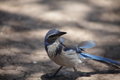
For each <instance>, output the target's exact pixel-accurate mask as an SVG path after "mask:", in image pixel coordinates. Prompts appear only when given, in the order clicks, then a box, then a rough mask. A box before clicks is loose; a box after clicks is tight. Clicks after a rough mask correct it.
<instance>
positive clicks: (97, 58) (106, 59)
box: [80, 53, 120, 66]
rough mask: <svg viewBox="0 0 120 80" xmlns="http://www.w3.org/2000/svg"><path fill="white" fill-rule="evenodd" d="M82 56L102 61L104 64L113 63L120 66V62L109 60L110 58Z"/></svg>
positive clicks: (90, 55) (83, 54) (84, 54)
mask: <svg viewBox="0 0 120 80" xmlns="http://www.w3.org/2000/svg"><path fill="white" fill-rule="evenodd" d="M80 56H82V57H84V58H89V59H93V60H97V61H102V62H106V63H111V64H115V65H119V66H120V62H118V61H114V60H111V59H108V58H104V57H101V56H96V55H92V54H88V53H80Z"/></svg>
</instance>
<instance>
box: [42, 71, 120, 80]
mask: <svg viewBox="0 0 120 80" xmlns="http://www.w3.org/2000/svg"><path fill="white" fill-rule="evenodd" d="M119 73H120V70H102V71H94V72H80V71H78V72H70V74H69V75H68V74H66V75H65V74H58V76H56V77H54V78H46V77H45V76H46V75H49V74H53V73H47V74H44V75H42V76H41V79H42V80H76V79H77V78H78V77H90V76H92V75H95V74H119Z"/></svg>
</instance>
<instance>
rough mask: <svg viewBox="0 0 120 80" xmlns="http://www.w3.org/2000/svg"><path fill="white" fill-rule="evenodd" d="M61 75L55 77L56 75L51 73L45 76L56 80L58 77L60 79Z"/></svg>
mask: <svg viewBox="0 0 120 80" xmlns="http://www.w3.org/2000/svg"><path fill="white" fill-rule="evenodd" d="M60 76H61V75H54V74H52V73H49V74H46V75H44V77H45V78H49V79H50V78H56V77H60Z"/></svg>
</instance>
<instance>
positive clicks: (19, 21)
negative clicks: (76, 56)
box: [0, 0, 120, 80]
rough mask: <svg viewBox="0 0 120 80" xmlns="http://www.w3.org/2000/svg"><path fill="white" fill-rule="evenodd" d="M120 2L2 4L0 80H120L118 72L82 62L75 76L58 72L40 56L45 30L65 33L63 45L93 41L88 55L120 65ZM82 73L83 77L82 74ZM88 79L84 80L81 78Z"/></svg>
mask: <svg viewBox="0 0 120 80" xmlns="http://www.w3.org/2000/svg"><path fill="white" fill-rule="evenodd" d="M119 4H120V1H119V0H97V1H95V0H0V80H120V70H119V69H115V68H112V67H111V66H108V65H106V64H102V63H99V62H95V61H92V60H88V61H86V64H82V65H80V66H79V67H78V72H76V73H75V72H74V71H73V70H72V69H71V68H66V67H65V68H63V69H62V70H61V72H60V73H59V75H61V76H59V77H56V78H54V79H46V78H45V77H44V76H45V75H46V74H48V73H54V71H55V70H56V69H57V68H58V67H59V66H58V65H56V64H55V63H54V62H52V61H51V60H50V59H49V58H48V56H47V54H46V52H45V50H44V45H43V42H44V36H45V34H46V32H47V31H48V30H49V29H53V28H57V29H60V30H63V31H66V32H67V33H68V34H67V35H65V36H64V37H65V38H66V40H67V41H68V42H66V44H67V45H70V44H71V42H72V44H73V43H74V44H77V43H80V42H81V41H86V40H93V41H95V42H96V44H97V45H96V47H94V48H92V49H89V50H87V52H88V53H90V54H95V55H99V56H103V57H107V58H111V59H114V60H118V61H120V5H119ZM80 71H81V73H80ZM84 73H88V74H89V75H88V76H85V75H83V74H84Z"/></svg>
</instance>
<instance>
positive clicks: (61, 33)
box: [58, 32, 67, 36]
mask: <svg viewBox="0 0 120 80" xmlns="http://www.w3.org/2000/svg"><path fill="white" fill-rule="evenodd" d="M64 34H67V32H59V34H58V35H59V36H62V35H64Z"/></svg>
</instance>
